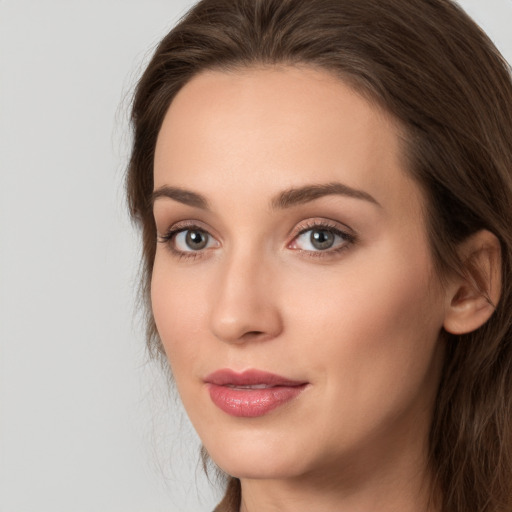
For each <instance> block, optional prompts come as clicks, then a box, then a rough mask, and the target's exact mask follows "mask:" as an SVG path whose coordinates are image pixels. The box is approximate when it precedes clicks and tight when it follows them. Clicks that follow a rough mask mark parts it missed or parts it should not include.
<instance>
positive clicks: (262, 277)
mask: <svg viewBox="0 0 512 512" xmlns="http://www.w3.org/2000/svg"><path fill="white" fill-rule="evenodd" d="M272 275H273V272H272V268H271V264H270V263H269V261H268V259H267V258H265V257H264V256H263V255H262V254H261V253H257V252H255V251H251V250H250V249H249V248H248V247H245V248H244V247H239V248H237V249H235V250H233V251H232V252H231V253H230V254H229V255H227V256H226V258H225V259H224V261H223V262H222V268H221V270H220V272H219V274H218V280H217V282H216V293H215V294H214V296H215V299H214V300H215V303H214V305H213V307H212V311H211V329H212V332H213V334H214V335H215V336H216V337H217V338H218V339H220V340H223V341H226V342H243V341H246V340H248V339H249V338H255V337H257V338H259V339H264V338H265V339H267V338H271V337H274V336H276V335H277V334H278V333H279V331H280V329H281V318H280V314H279V308H278V305H277V302H276V300H275V295H273V293H272V288H273V286H272Z"/></svg>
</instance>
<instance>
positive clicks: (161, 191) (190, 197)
mask: <svg viewBox="0 0 512 512" xmlns="http://www.w3.org/2000/svg"><path fill="white" fill-rule="evenodd" d="M161 197H168V198H169V199H174V200H175V201H178V202H179V203H183V204H186V205H188V206H194V207H196V208H201V209H202V210H208V209H209V206H208V201H207V200H206V197H204V196H202V195H201V194H198V193H197V192H192V191H191V190H185V189H184V188H179V187H169V186H168V185H164V186H163V187H160V188H157V189H156V190H155V191H153V194H152V195H151V204H155V201H156V200H157V199H159V198H161Z"/></svg>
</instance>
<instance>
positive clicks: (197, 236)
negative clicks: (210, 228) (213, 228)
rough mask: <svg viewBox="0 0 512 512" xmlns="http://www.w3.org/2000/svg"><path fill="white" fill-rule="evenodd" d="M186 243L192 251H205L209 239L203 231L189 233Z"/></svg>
mask: <svg viewBox="0 0 512 512" xmlns="http://www.w3.org/2000/svg"><path fill="white" fill-rule="evenodd" d="M186 242H187V245H188V246H189V247H190V248H191V249H195V250H198V249H204V248H205V247H206V244H207V243H208V238H207V235H206V233H203V232H202V231H189V232H188V233H187V237H186Z"/></svg>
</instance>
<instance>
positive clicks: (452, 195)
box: [127, 0, 512, 512]
mask: <svg viewBox="0 0 512 512" xmlns="http://www.w3.org/2000/svg"><path fill="white" fill-rule="evenodd" d="M260 64H264V65H294V64H306V65H311V66H314V67H317V68H321V69H325V70H328V71H329V72H331V73H333V74H335V75H336V76H338V77H339V78H340V79H341V80H343V81H345V82H346V83H349V84H350V85H351V86H352V87H354V89H355V90H356V91H359V92H360V93H361V94H364V95H366V97H368V98H371V99H372V100H373V101H376V102H378V103H379V104H380V105H381V106H383V107H384V108H385V109H386V110H387V111H388V112H390V113H391V114H392V115H393V116H394V117H395V118H396V119H397V120H398V121H399V122H400V124H401V126H402V128H403V129H404V133H405V137H406V143H405V153H406V157H407V161H408V166H409V172H410V173H411V175H412V176H413V177H414V178H415V179H416V180H417V183H418V184H419V185H420V186H421V187H422V189H423V191H424V193H425V196H426V197H427V200H428V211H427V221H428V230H429V237H430V244H431V248H432V253H433V258H434V261H435V262H436V264H437V268H438V271H439V274H440V275H443V273H446V272H447V271H448V270H449V271H456V272H464V270H463V266H462V263H461V262H460V261H459V259H458V257H457V246H458V244H459V243H460V242H461V241H463V240H465V239H466V238H467V237H468V236H470V235H471V234H473V233H475V232H477V231H478V230H480V229H487V230H489V231H491V232H492V233H494V234H495V235H496V236H497V238H498V239H499V241H500V244H501V250H502V296H501V299H500V302H499V303H498V304H497V307H496V310H495V312H494V314H493V316H492V317H491V319H490V320H489V321H488V322H487V323H486V324H485V325H484V326H483V327H481V328H480V329H478V330H477V331H475V332H472V333H470V334H466V335H461V336H454V335H448V334H446V333H445V335H446V347H447V348H446V359H445V364H444V369H443V374H442V379H441V383H440V387H439V392H438V396H437V401H436V406H435V412H434V417H433V422H432V427H431V435H430V464H431V468H432V472H433V474H434V477H435V483H436V486H437V488H438V489H440V491H441V492H440V496H441V499H440V503H439V507H440V509H441V510H442V511H443V512H468V511H472V512H498V511H510V510H512V428H511V419H512V386H511V383H512V380H511V377H512V326H511V324H512V282H511V280H512V267H511V263H512V84H511V77H510V72H509V71H510V70H509V67H508V65H507V63H506V62H505V61H504V59H503V58H502V57H501V55H500V54H499V52H498V51H497V50H496V48H495V47H494V45H493V44H492V43H491V41H490V40H489V38H488V37H487V36H486V35H485V34H484V33H483V32H482V30H481V29H480V28H479V27H478V26H477V25H476V24H475V23H474V22H473V21H472V20H471V19H470V18H469V17H468V16H467V15H466V14H465V13H464V12H463V11H462V9H461V8H460V7H458V6H457V5H456V4H455V3H453V2H452V1H451V0H202V1H201V2H199V3H198V4H197V5H196V6H195V7H194V8H193V9H192V10H191V11H190V12H189V13H188V14H187V15H186V16H185V17H184V18H183V19H182V21H181V22H180V23H179V24H178V25H177V26H176V27H175V28H174V29H173V30H172V31H171V32H170V33H169V34H168V35H167V36H166V37H165V38H164V39H163V40H162V41H161V43H160V45H159V46H158V47H157V49H156V52H155V54H154V56H153V58H152V60H151V62H150V63H149V65H148V67H147V69H146V71H145V72H144V74H143V76H142V78H141V79H140V81H139V83H138V86H137V89H136V92H135V95H134V100H133V110H132V124H133V130H134V138H133V148H132V155H131V160H130V164H129V168H128V174H127V191H128V201H129V207H130V211H131V214H132V216H133V218H134V219H136V220H137V221H138V222H140V224H141V226H142V234H143V264H144V275H143V280H142V287H143V290H142V291H143V294H144V297H145V300H146V303H147V304H149V283H150V278H151V272H152V266H153V259H154V254H155V247H156V232H155V225H154V221H153V216H152V210H151V200H150V198H151V192H152V190H153V155H154V149H155V144H156V139H157V135H158V132H159V130H160V126H161V124H162V121H163V118H164V115H165V113H166V111H167V108H168V107H169V105H170V103H171V101H172V100H173V98H174V96H175V95H176V93H177V92H178V91H179V90H180V89H181V88H182V87H183V86H184V85H185V84H186V83H187V82H188V81H189V80H190V79H191V78H192V77H193V76H194V75H196V74H198V73H199V72H201V71H204V70H206V69H213V68H215V69H236V68H242V67H247V66H253V65H260ZM148 346H149V348H150V351H151V353H152V354H153V355H155V356H161V355H163V349H162V345H161V343H160V340H159V338H158V334H157V332H156V328H155V324H154V321H153V318H152V316H151V311H150V309H149V307H148ZM239 492H240V489H239V485H238V483H237V480H236V479H232V480H231V481H230V483H229V490H228V495H227V501H226V503H227V502H228V501H229V502H232V503H236V502H237V500H239Z"/></svg>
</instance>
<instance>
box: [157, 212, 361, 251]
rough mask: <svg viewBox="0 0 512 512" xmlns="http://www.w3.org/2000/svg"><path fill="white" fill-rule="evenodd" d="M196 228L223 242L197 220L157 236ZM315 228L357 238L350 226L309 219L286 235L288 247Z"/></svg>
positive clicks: (171, 227) (181, 223)
mask: <svg viewBox="0 0 512 512" xmlns="http://www.w3.org/2000/svg"><path fill="white" fill-rule="evenodd" d="M193 228H196V229H198V230H200V231H204V232H206V233H208V235H210V236H212V237H213V238H215V239H216V240H217V241H219V242H220V241H221V237H220V236H219V235H218V234H217V233H216V232H215V230H213V229H212V228H211V227H209V226H206V225H205V223H203V222H202V221H199V220H197V219H186V220H182V221H178V222H174V223H172V224H171V225H170V226H169V227H168V228H166V229H165V230H163V231H161V232H159V233H158V231H159V230H158V229H157V234H158V236H159V237H166V236H168V235H169V234H172V235H176V234H177V233H179V232H182V231H186V230H187V229H193ZM315 228H324V229H330V230H333V231H338V232H340V233H342V234H345V235H348V236H350V237H352V238H356V233H355V231H354V230H353V229H352V228H351V227H350V226H348V225H346V224H344V223H341V222H339V221H335V220H333V219H327V218H314V217H313V218H309V219H306V220H303V221H301V222H298V223H296V224H295V225H294V226H293V227H292V229H291V230H290V231H289V232H288V234H287V235H286V239H287V240H288V241H287V242H286V245H288V244H289V243H291V242H292V241H293V240H295V239H296V238H297V237H298V236H300V235H301V234H303V233H305V232H307V231H310V230H312V229H315Z"/></svg>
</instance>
